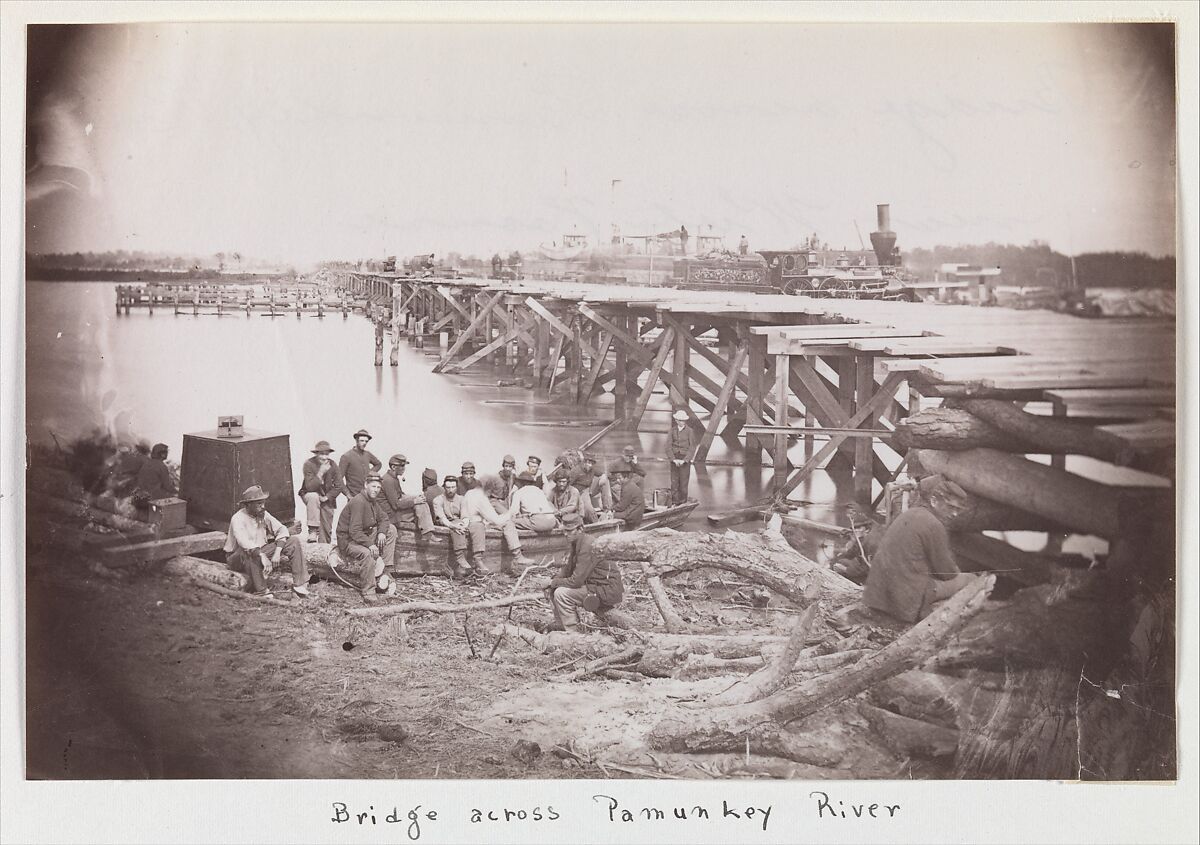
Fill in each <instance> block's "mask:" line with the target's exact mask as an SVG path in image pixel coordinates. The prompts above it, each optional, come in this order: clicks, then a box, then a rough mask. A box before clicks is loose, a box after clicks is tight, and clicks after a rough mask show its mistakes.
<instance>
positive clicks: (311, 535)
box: [300, 440, 346, 543]
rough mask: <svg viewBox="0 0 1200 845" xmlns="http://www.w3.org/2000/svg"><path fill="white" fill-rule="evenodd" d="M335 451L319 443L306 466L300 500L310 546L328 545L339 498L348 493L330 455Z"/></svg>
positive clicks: (326, 443) (321, 442)
mask: <svg viewBox="0 0 1200 845" xmlns="http://www.w3.org/2000/svg"><path fill="white" fill-rule="evenodd" d="M332 452H333V447H332V446H330V445H329V441H328V440H318V441H317V445H316V446H314V447H313V448H312V453H313V456H312V457H311V458H309V459H308V460H307V461H305V462H304V466H303V467H302V468H301V472H302V473H303V475H304V480H303V481H301V482H300V498H301V500H302V501H303V502H304V508H305V511H306V513H307V520H306V523H307V525H308V542H310V543H318V542H320V543H328V542H329V537H330V534H331V533H332V532H333V515H334V513H336V512H337V497H338V496H339V495H341V494H343V493H345V492H346V490H345V488H344V487H342V479H341V473H339V472H338V467H337V464H335V463H334V462H333V458H331V457H329V455H330V454H331V453H332Z"/></svg>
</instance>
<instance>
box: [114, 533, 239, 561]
mask: <svg viewBox="0 0 1200 845" xmlns="http://www.w3.org/2000/svg"><path fill="white" fill-rule="evenodd" d="M226 536H227V535H226V533H225V532H224V531H206V532H204V533H203V534H192V535H191V536H187V537H175V538H174V539H171V540H150V541H148V542H145V543H132V544H129V545H125V546H111V547H109V548H106V549H102V550H101V551H100V559H101V560H102V561H103V562H104V563H105V565H107V566H132V565H133V564H135V563H142V562H144V561H153V560H167V559H168V558H172V557H175V556H176V555H190V554H193V553H195V552H215V551H216V550H217V549H219V548H221V547H222V546H224V545H225V538H226Z"/></svg>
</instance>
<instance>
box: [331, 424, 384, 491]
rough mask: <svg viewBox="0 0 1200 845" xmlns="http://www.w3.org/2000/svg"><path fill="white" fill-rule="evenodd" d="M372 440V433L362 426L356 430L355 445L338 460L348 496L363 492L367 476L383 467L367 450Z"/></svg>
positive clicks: (339, 471)
mask: <svg viewBox="0 0 1200 845" xmlns="http://www.w3.org/2000/svg"><path fill="white" fill-rule="evenodd" d="M370 442H371V435H370V433H369V432H368V431H367V430H366V429H364V428H360V429H359V430H358V431H356V432H354V447H353V448H352V449H350V450H349V451H348V452H346V454H344V455H342V459H341V460H340V461H338V473H339V474H340V475H341V477H342V485H343V486H344V487H345V488H346V495H347V496H357V495H358V494H359V493H361V492H362V489H363V486H364V485H365V484H366V481H367V476H368V475H371V474H372V473H378V472H379V470H381V469H383V464H382V463H381V462H380V460H379V458H377V457H375V456H374V455H372V454H371V453H370V452H368V451H367V444H368V443H370Z"/></svg>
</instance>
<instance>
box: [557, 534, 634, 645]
mask: <svg viewBox="0 0 1200 845" xmlns="http://www.w3.org/2000/svg"><path fill="white" fill-rule="evenodd" d="M567 537H568V538H569V539H570V541H571V547H570V549H568V550H567V558H566V560H565V561H564V562H563V565H562V568H561V569H560V570H559V572H558V575H557V576H556V577H554V578H552V579H550V584H549V585H548V586H547V587H546V592H547V594H549V597H550V604H551V606H552V607H553V608H554V622H555V624H554V625H553V626H552V627H551V630H562V631H573V632H577V631H579V630H580V629H581V626H582V623H581V620H580V618H579V609H580V608H583V609H585V610H590V611H591V612H592V613H595V614H596V615H597V616H599V617H600V619H601V620H604V619H605V616H606V614H607V613H608V612H609V611H610V610H612V609H613V608H615V607H616V606H617V605H619V604H620V603H621V599H623V598H624V597H625V585H624V584H623V583H622V581H621V570H620V569H619V568H618V567H617V565H616V564H614V563H611V562H609V561H607V560H601V559H600V558H599V556H598V555H596V554H595V553H594V551H593V550H592V538H591V537H589V536H588V535H587V534H585V533H584V532H583V529H582V527H581V526H579V525H572V526H569V527H568V528H567Z"/></svg>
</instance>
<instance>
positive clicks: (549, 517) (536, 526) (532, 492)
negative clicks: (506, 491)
mask: <svg viewBox="0 0 1200 845" xmlns="http://www.w3.org/2000/svg"><path fill="white" fill-rule="evenodd" d="M509 513H510V514H511V515H512V521H513V524H514V525H516V527H517V528H519V529H521V530H522V531H536V532H538V533H539V534H549V533H550V532H551V531H553V530H554V529H556V528H558V517H556V516H555V515H554V506H553V505H551V504H550V500H549V499H547V498H546V494H545V493H544V492H543V491H542V485H541V484H540V483H539V482H538V477H537V476H535V475H534V474H533V473H531V472H529V471H526V472H523V473H521V474H520V475H518V476H517V489H516V490H514V491H513V497H512V503H511V505H510V507H509Z"/></svg>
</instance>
